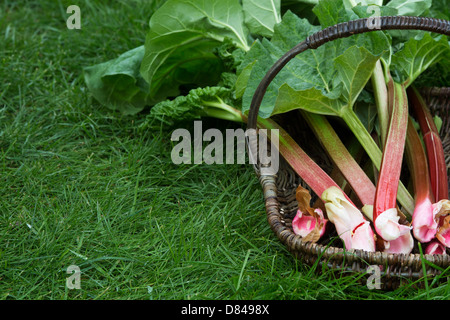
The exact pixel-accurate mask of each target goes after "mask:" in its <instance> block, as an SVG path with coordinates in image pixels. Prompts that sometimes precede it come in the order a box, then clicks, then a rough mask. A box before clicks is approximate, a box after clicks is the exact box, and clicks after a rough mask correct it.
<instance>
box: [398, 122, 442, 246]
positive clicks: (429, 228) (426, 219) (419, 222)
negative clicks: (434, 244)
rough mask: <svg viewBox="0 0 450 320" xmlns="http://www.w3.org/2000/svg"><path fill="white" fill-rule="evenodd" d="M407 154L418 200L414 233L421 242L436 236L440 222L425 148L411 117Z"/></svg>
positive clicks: (415, 210) (414, 217) (407, 138)
mask: <svg viewBox="0 0 450 320" xmlns="http://www.w3.org/2000/svg"><path fill="white" fill-rule="evenodd" d="M406 155H407V160H408V167H409V171H410V172H411V176H412V181H413V186H414V195H415V202H416V204H415V209H414V214H413V218H412V222H411V224H412V226H413V234H414V237H415V238H416V239H417V240H419V241H420V242H428V241H430V240H432V239H433V238H434V237H435V235H436V228H437V226H438V224H437V221H436V220H435V214H434V213H433V203H434V198H433V194H432V192H431V183H430V176H429V173H428V163H427V158H426V155H425V150H424V149H423V146H422V142H421V141H420V137H419V134H418V133H417V131H416V129H415V128H414V125H413V123H412V120H411V119H410V120H409V121H408V128H407V137H406Z"/></svg>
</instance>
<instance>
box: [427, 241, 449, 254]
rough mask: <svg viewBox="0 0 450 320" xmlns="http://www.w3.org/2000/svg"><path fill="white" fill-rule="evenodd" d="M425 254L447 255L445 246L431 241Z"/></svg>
mask: <svg viewBox="0 0 450 320" xmlns="http://www.w3.org/2000/svg"><path fill="white" fill-rule="evenodd" d="M425 254H447V253H446V252H445V246H444V245H443V244H442V243H440V242H439V241H436V240H433V241H431V242H430V243H429V244H428V245H427V247H426V248H425Z"/></svg>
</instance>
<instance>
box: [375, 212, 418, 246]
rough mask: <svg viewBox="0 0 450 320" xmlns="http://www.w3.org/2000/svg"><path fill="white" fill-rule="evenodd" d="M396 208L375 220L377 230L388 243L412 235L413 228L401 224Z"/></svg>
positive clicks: (383, 213)
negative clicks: (408, 234)
mask: <svg viewBox="0 0 450 320" xmlns="http://www.w3.org/2000/svg"><path fill="white" fill-rule="evenodd" d="M399 219H400V217H399V216H398V214H397V209H396V208H390V209H387V210H386V211H384V212H382V213H381V214H379V215H378V217H377V219H376V220H375V223H374V224H375V230H376V232H377V234H379V235H380V236H381V237H382V238H383V239H384V240H386V241H393V240H396V239H397V238H399V237H400V236H403V235H405V234H407V233H410V231H411V227H410V226H406V225H403V224H400V223H399V222H398V220H399Z"/></svg>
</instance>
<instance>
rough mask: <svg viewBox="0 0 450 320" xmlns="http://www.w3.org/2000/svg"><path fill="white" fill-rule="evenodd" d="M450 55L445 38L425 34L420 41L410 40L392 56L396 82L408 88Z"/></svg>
mask: <svg viewBox="0 0 450 320" xmlns="http://www.w3.org/2000/svg"><path fill="white" fill-rule="evenodd" d="M449 53H450V46H449V43H448V41H447V38H446V37H445V36H439V37H436V38H433V37H432V36H431V35H430V34H429V33H424V34H423V36H422V37H421V38H420V39H417V38H412V39H410V40H408V41H407V42H406V43H405V44H404V46H403V48H401V49H400V50H398V51H397V52H395V53H394V54H393V55H392V58H391V63H390V69H391V73H392V76H393V78H394V80H395V81H396V82H398V83H404V84H405V87H408V86H409V85H410V84H411V83H412V82H413V81H414V80H415V79H416V78H417V77H418V76H419V75H420V74H421V73H422V72H424V71H425V70H426V69H427V68H428V67H430V66H431V65H433V64H434V63H436V62H438V61H440V60H441V59H443V58H444V57H445V56H446V55H448V54H449Z"/></svg>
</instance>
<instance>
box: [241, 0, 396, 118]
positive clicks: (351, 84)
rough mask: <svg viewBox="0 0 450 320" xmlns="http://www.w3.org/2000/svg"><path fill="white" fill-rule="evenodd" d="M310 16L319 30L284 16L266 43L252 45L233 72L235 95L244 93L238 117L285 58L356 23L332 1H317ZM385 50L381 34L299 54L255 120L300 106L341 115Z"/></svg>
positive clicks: (354, 16)
mask: <svg viewBox="0 0 450 320" xmlns="http://www.w3.org/2000/svg"><path fill="white" fill-rule="evenodd" d="M340 4H341V5H340ZM314 12H315V13H316V15H317V17H318V18H319V21H320V22H321V26H320V27H318V26H313V25H311V24H310V23H309V22H308V21H307V20H306V19H300V18H298V17H297V16H296V15H294V14H293V13H290V12H288V13H286V14H285V15H284V16H283V19H282V22H281V23H280V24H278V25H276V26H275V32H274V35H273V37H272V39H271V41H268V40H265V39H264V40H262V41H257V42H255V43H254V44H253V46H252V48H251V49H250V51H249V52H248V53H247V55H246V57H245V60H244V62H243V63H242V65H241V67H240V68H239V69H238V82H237V84H236V95H237V97H239V93H242V92H244V93H243V96H242V102H243V104H242V106H243V107H242V109H243V111H247V110H248V108H249V106H250V103H251V99H252V97H253V94H254V92H255V90H256V88H257V86H258V84H259V81H260V80H261V79H262V78H263V77H264V75H265V74H266V73H267V71H268V70H269V68H270V67H271V66H272V65H273V64H274V63H275V62H276V61H277V60H278V59H279V58H280V57H281V56H282V55H283V54H284V53H285V52H287V51H288V50H290V49H291V48H292V47H294V46H295V45H297V44H298V43H300V42H301V41H304V40H305V39H306V37H307V36H309V35H311V34H312V33H314V32H316V31H318V30H320V29H322V28H324V27H326V26H329V25H333V24H335V23H339V22H342V21H349V20H353V19H357V18H359V17H360V16H359V15H358V14H357V13H356V12H355V11H349V10H346V9H345V7H344V6H343V5H342V1H334V0H324V1H321V2H320V3H319V5H317V6H316V7H315V8H314ZM367 14H369V13H367ZM388 46H389V41H388V38H387V37H386V36H385V35H384V34H383V33H381V32H372V33H368V34H361V35H354V36H352V37H349V38H345V39H338V40H335V41H332V42H329V43H326V44H325V45H323V46H321V47H319V48H318V49H316V50H307V51H305V52H303V53H301V54H299V55H298V56H296V57H295V58H293V59H292V60H291V61H290V62H289V63H288V64H287V65H286V66H285V67H284V68H283V69H282V70H281V71H280V73H279V74H278V75H277V76H276V77H275V79H274V80H273V81H272V83H271V84H270V85H269V87H268V89H267V92H266V94H265V96H264V99H263V101H262V103H261V106H260V113H259V115H260V116H261V117H264V118H265V117H269V116H270V115H272V114H273V113H280V112H286V111H288V110H291V109H293V108H295V107H297V108H298V107H300V105H299V103H300V101H301V107H302V108H304V109H307V110H309V111H315V112H318V113H322V114H340V113H341V110H340V109H341V108H343V107H346V106H349V107H351V106H352V105H353V103H354V102H355V100H356V98H357V97H358V95H359V93H360V92H361V90H362V89H363V87H364V85H365V84H366V82H367V80H368V79H369V78H370V75H371V73H372V70H373V66H374V64H375V62H376V60H377V59H378V58H379V56H380V55H381V54H382V53H383V52H384V50H386V49H387V48H388ZM347 50H348V51H347ZM250 69H251V70H250ZM245 80H247V81H245ZM244 86H245V90H244V89H243V87H244ZM300 99H301V100H300Z"/></svg>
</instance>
